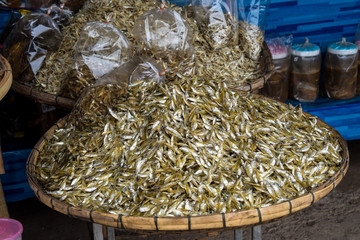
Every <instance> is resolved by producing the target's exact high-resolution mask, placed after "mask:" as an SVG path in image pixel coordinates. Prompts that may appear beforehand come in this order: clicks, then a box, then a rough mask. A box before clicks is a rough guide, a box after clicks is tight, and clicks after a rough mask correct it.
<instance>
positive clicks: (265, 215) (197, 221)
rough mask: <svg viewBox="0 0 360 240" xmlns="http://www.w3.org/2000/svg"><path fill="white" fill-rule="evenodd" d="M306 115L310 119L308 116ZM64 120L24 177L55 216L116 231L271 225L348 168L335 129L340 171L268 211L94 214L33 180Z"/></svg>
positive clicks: (311, 200)
mask: <svg viewBox="0 0 360 240" xmlns="http://www.w3.org/2000/svg"><path fill="white" fill-rule="evenodd" d="M305 114H307V115H309V114H308V113H305ZM66 120H67V117H65V118H63V119H60V120H59V121H58V122H57V123H56V124H55V125H54V126H53V127H51V128H50V129H49V130H48V131H47V132H46V133H45V135H44V136H43V137H42V138H41V139H40V140H39V141H38V143H37V144H36V145H35V147H34V149H33V150H32V152H31V154H30V156H29V159H28V162H27V176H28V181H29V184H30V187H31V188H32V189H33V190H34V192H35V194H36V196H37V198H38V199H39V200H40V201H41V202H43V203H44V204H46V205H47V206H49V207H51V208H52V209H54V210H56V211H58V212H61V213H63V214H66V215H68V216H71V217H74V218H77V219H81V220H84V221H90V222H94V223H98V224H102V225H105V226H109V227H114V228H119V229H126V230H128V231H136V232H139V231H140V232H147V233H154V232H159V233H163V232H165V233H166V232H168V233H170V232H174V231H177V232H179V231H180V232H181V231H189V230H191V231H199V230H208V231H211V230H216V231H224V230H229V229H235V228H243V227H249V226H253V225H257V224H262V223H264V222H268V221H273V220H276V219H279V218H282V217H285V216H288V215H290V214H292V213H294V212H297V211H300V210H302V209H304V208H306V207H309V206H310V205H312V204H313V203H315V202H317V201H318V200H319V199H321V198H322V197H324V196H325V195H327V194H328V193H329V192H330V191H332V190H333V189H334V188H335V187H336V186H337V185H338V184H339V183H340V181H341V180H342V179H343V177H344V176H345V173H346V172H347V170H348V167H349V152H348V148H347V144H346V141H345V140H344V139H343V138H342V137H341V135H340V134H339V133H338V132H337V131H336V130H335V129H333V132H334V134H335V136H336V137H337V138H338V139H339V142H340V144H341V146H342V148H343V149H344V150H343V152H342V159H343V160H342V163H341V166H340V169H339V170H338V171H337V172H336V174H334V175H333V176H332V177H331V178H330V179H328V180H327V181H326V182H325V183H324V184H322V185H321V186H319V187H317V188H315V189H313V190H312V191H311V192H310V193H307V194H304V195H302V196H299V197H297V198H294V199H290V200H288V201H286V202H283V203H279V204H275V205H271V206H268V207H262V208H257V209H251V210H243V211H238V212H232V213H224V214H214V215H207V216H194V217H190V216H187V217H136V216H123V215H114V214H110V213H103V212H99V211H94V210H92V209H84V208H79V207H74V206H71V205H68V204H67V203H65V202H63V201H60V200H58V199H56V198H54V197H52V196H50V195H48V194H47V193H46V192H44V190H43V189H42V187H41V185H40V184H39V182H38V181H37V179H36V177H35V171H36V163H37V161H38V156H39V153H40V152H41V151H42V149H43V148H44V146H45V145H46V143H47V139H49V138H50V137H51V136H52V134H53V133H54V131H55V130H56V129H58V128H60V127H61V126H63V125H64V123H65V122H66ZM318 124H319V125H327V124H326V123H324V122H323V121H321V120H319V121H318Z"/></svg>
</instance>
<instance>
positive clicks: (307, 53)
mask: <svg viewBox="0 0 360 240" xmlns="http://www.w3.org/2000/svg"><path fill="white" fill-rule="evenodd" d="M291 54H292V55H294V56H299V57H315V56H317V55H319V54H320V49H318V50H314V51H298V50H294V49H292V50H291Z"/></svg>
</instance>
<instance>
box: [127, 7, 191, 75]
mask: <svg viewBox="0 0 360 240" xmlns="http://www.w3.org/2000/svg"><path fill="white" fill-rule="evenodd" d="M133 34H134V37H135V40H136V42H137V43H138V44H139V45H140V50H141V52H142V54H143V55H148V56H151V57H152V58H154V59H156V60H158V61H159V62H161V64H162V67H163V68H164V69H168V70H169V71H168V72H167V75H168V73H170V74H169V75H168V76H170V77H171V76H172V74H171V73H174V74H175V75H176V73H180V74H183V75H192V74H193V73H194V66H195V61H194V49H193V44H192V42H193V33H192V29H191V27H190V26H189V24H188V23H187V22H186V21H185V19H183V18H182V17H181V15H180V14H179V13H178V12H176V11H175V10H174V9H171V8H165V9H153V10H150V11H148V12H146V13H144V14H143V15H142V16H140V17H139V18H138V19H137V20H136V21H135V23H134V27H133Z"/></svg>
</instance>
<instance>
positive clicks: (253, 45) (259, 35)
mask: <svg viewBox="0 0 360 240" xmlns="http://www.w3.org/2000/svg"><path fill="white" fill-rule="evenodd" d="M268 5H269V0H254V1H248V0H238V6H239V8H238V10H239V20H240V22H239V33H240V34H239V38H240V45H241V46H242V48H243V50H244V51H245V54H246V55H247V56H248V57H249V58H250V59H252V60H255V61H257V60H258V59H259V58H260V55H261V51H262V44H263V41H264V31H265V20H266V10H267V8H268Z"/></svg>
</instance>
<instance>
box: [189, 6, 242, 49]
mask: <svg viewBox="0 0 360 240" xmlns="http://www.w3.org/2000/svg"><path fill="white" fill-rule="evenodd" d="M191 3H192V6H193V9H194V16H195V19H196V22H197V25H198V27H199V30H200V32H201V34H202V35H203V37H204V38H205V40H206V41H207V43H208V44H209V45H210V46H211V47H212V48H213V49H219V48H222V47H224V46H228V45H234V44H237V43H238V30H237V26H238V14H237V0H231V1H223V0H217V1H208V0H192V1H191Z"/></svg>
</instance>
